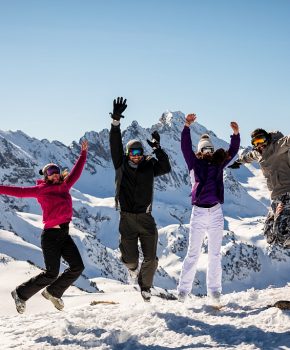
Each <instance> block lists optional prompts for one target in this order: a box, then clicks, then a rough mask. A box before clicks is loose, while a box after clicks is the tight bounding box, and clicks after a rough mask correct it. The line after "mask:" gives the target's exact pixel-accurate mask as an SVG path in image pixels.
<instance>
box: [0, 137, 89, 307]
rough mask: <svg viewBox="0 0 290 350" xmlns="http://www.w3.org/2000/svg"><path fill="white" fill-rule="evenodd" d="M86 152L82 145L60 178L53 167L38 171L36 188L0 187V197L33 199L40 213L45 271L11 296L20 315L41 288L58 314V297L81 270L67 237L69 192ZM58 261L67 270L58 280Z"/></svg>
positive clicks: (69, 206) (79, 173)
mask: <svg viewBox="0 0 290 350" xmlns="http://www.w3.org/2000/svg"><path fill="white" fill-rule="evenodd" d="M87 150H88V142H87V141H83V142H82V145H81V154H80V157H79V159H78V160H77V162H76V164H75V165H74V167H73V169H72V171H71V172H70V173H69V174H67V173H65V174H62V173H61V171H60V168H59V167H58V166H57V165H56V164H53V163H50V164H47V165H45V166H44V167H43V168H42V169H41V170H40V171H39V173H40V175H43V176H44V178H43V179H40V180H38V181H37V185H36V186H32V187H16V186H0V194H4V195H9V196H15V197H27V198H28V197H33V198H36V199H37V201H38V202H39V204H40V206H41V208H42V211H43V223H44V229H43V231H42V234H41V248H42V252H43V256H44V262H45V267H46V270H45V271H44V272H41V273H40V274H39V275H37V276H35V277H32V278H31V279H30V280H28V281H27V282H24V283H22V284H21V285H19V286H18V287H16V289H15V290H13V291H12V292H11V295H12V297H13V299H14V301H15V305H16V310H17V311H18V312H19V313H20V314H22V313H23V312H24V311H25V307H26V305H25V304H26V301H27V300H28V299H29V298H31V297H32V296H33V295H34V294H36V293H37V292H38V291H40V290H41V289H43V288H44V287H47V288H46V289H45V290H44V291H43V292H42V295H43V297H44V298H46V299H48V300H50V301H51V302H52V303H53V305H54V306H55V307H56V308H57V309H58V310H62V309H63V308H64V303H63V300H62V299H61V296H62V295H63V293H64V292H65V290H66V289H67V288H68V287H69V286H70V285H71V284H72V283H73V282H74V281H75V280H76V279H77V278H78V277H79V276H80V275H81V273H82V271H83V270H84V264H83V261H82V258H81V255H80V253H79V250H78V248H77V246H76V245H75V243H74V241H73V240H72V238H71V236H70V235H69V223H70V221H71V219H72V198H71V195H70V193H69V191H70V189H71V187H72V186H73V185H74V184H75V182H76V181H77V180H78V179H79V177H80V176H81V173H82V170H83V168H84V165H85V162H86V157H87ZM61 258H63V259H64V260H66V261H67V263H68V264H69V267H68V268H67V269H66V270H65V271H64V272H63V273H62V274H61V275H60V276H58V274H59V268H60V262H61Z"/></svg>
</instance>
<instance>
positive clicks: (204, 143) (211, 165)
mask: <svg viewBox="0 0 290 350" xmlns="http://www.w3.org/2000/svg"><path fill="white" fill-rule="evenodd" d="M195 120H196V115H195V114H188V115H187V117H186V119H185V125H184V129H183V131H182V134H181V149H182V153H183V156H184V159H185V161H186V163H187V166H188V170H189V172H190V175H191V177H192V178H194V184H193V188H192V204H193V208H192V214H191V218H190V230H189V246H188V250H187V254H186V257H185V259H184V262H183V265H182V270H181V275H180V279H179V284H178V287H177V291H178V300H179V301H181V302H184V301H185V299H186V297H187V296H188V294H189V293H190V292H191V289H192V283H193V281H194V277H195V273H196V265H197V262H198V258H199V255H200V251H201V245H202V242H203V239H204V236H205V234H206V232H207V235H208V269H207V294H208V296H209V297H210V298H211V302H212V303H213V305H216V306H218V305H219V304H220V296H221V290H222V286H221V279H222V268H221V244H222V237H223V227H224V218H223V213H222V207H221V204H222V203H223V202H224V185H223V169H224V168H225V166H226V165H227V164H228V163H229V162H230V160H231V159H232V158H233V157H234V156H235V155H236V154H237V152H238V150H239V146H240V135H239V126H238V124H237V123H236V122H231V128H232V130H233V135H232V136H231V143H230V147H229V149H228V151H225V150H224V149H222V148H220V149H217V150H216V151H215V150H214V146H213V144H212V142H211V139H210V137H209V135H207V134H204V135H202V136H201V139H200V141H199V143H198V147H197V153H196V154H195V153H194V152H193V150H192V142H191V136H190V125H191V124H192V123H193V122H194V121H195Z"/></svg>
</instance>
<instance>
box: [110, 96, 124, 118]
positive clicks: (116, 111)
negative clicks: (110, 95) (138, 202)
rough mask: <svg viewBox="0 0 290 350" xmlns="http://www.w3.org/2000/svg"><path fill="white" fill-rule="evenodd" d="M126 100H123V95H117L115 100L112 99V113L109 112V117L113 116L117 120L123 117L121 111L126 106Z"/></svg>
mask: <svg viewBox="0 0 290 350" xmlns="http://www.w3.org/2000/svg"><path fill="white" fill-rule="evenodd" d="M126 102H127V100H126V99H124V100H123V97H118V98H117V100H116V99H115V100H114V102H113V113H110V114H111V118H113V119H114V120H118V121H119V120H120V119H121V118H124V116H123V115H122V113H123V112H124V110H125V109H126V108H127V104H126Z"/></svg>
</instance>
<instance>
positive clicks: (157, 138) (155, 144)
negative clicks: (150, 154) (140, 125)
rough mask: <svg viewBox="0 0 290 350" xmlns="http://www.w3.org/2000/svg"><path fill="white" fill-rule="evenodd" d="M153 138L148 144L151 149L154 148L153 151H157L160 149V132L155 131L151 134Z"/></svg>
mask: <svg viewBox="0 0 290 350" xmlns="http://www.w3.org/2000/svg"><path fill="white" fill-rule="evenodd" d="M151 136H152V140H151V141H150V140H148V139H147V143H148V145H149V146H150V147H152V148H153V149H157V148H160V135H159V133H158V131H156V130H155V131H153V133H152V134H151Z"/></svg>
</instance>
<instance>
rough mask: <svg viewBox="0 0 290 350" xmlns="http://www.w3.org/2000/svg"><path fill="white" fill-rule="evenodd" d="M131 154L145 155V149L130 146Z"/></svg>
mask: <svg viewBox="0 0 290 350" xmlns="http://www.w3.org/2000/svg"><path fill="white" fill-rule="evenodd" d="M129 155H130V156H133V157H134V156H139V157H140V156H143V149H142V148H130V149H129Z"/></svg>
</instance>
